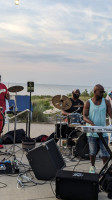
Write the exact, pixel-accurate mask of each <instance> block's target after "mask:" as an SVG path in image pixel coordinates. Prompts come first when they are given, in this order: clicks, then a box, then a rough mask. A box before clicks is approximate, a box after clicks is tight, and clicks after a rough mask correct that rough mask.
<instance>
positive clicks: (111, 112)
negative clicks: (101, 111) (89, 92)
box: [105, 99, 112, 118]
mask: <svg viewBox="0 0 112 200" xmlns="http://www.w3.org/2000/svg"><path fill="white" fill-rule="evenodd" d="M105 102H106V106H107V114H108V115H109V117H110V118H112V108H111V104H110V102H109V101H108V100H107V99H105Z"/></svg>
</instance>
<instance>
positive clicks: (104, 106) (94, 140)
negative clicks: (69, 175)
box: [83, 84, 112, 173]
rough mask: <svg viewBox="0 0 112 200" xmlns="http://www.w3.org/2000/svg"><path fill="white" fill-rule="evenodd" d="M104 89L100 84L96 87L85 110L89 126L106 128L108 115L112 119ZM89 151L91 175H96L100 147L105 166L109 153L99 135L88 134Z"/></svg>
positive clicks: (84, 114) (85, 118) (106, 136)
mask: <svg viewBox="0 0 112 200" xmlns="http://www.w3.org/2000/svg"><path fill="white" fill-rule="evenodd" d="M104 93H105V91H104V87H103V86H102V85H100V84H97V85H95V87H94V96H93V97H92V99H89V100H88V101H87V102H86V103H85V105H84V109H83V120H84V121H85V122H86V123H87V126H105V125H106V114H108V115H109V116H110V117H111V118H112V109H111V105H110V103H109V101H107V100H106V99H104V97H103V95H104ZM87 137H88V143H89V150H90V161H91V167H90V171H89V172H90V173H95V159H96V153H97V150H98V146H99V147H100V151H101V157H102V160H103V163H104V164H105V163H106V161H107V160H108V156H109V155H108V152H107V150H106V148H105V147H104V145H103V143H102V141H101V140H100V139H99V136H98V134H97V133H87ZM103 137H104V139H105V141H106V142H107V143H108V135H107V133H103Z"/></svg>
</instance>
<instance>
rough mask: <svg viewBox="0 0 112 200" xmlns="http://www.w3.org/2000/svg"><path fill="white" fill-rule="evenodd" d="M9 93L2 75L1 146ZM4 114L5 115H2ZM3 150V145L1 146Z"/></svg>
mask: <svg viewBox="0 0 112 200" xmlns="http://www.w3.org/2000/svg"><path fill="white" fill-rule="evenodd" d="M9 96H10V95H9V92H8V90H7V87H6V86H5V85H4V84H3V83H1V75H0V108H1V109H0V144H1V143H2V140H1V133H2V130H3V126H4V118H3V115H4V114H5V110H6V99H7V100H9ZM2 113H3V114H2ZM0 147H1V148H2V145H1V146H0Z"/></svg>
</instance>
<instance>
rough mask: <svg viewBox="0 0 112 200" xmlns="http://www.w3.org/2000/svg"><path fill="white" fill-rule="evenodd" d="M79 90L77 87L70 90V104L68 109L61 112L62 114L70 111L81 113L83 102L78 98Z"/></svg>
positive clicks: (67, 113)
mask: <svg viewBox="0 0 112 200" xmlns="http://www.w3.org/2000/svg"><path fill="white" fill-rule="evenodd" d="M80 94H81V93H80V90H79V89H75V90H73V91H72V98H70V100H71V102H72V106H71V107H70V108H69V109H68V110H65V111H63V112H62V115H66V116H67V115H69V114H71V113H75V112H77V113H82V111H83V106H84V103H83V101H81V100H80V99H79V97H80Z"/></svg>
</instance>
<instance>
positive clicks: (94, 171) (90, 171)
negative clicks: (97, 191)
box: [89, 166, 96, 174]
mask: <svg viewBox="0 0 112 200" xmlns="http://www.w3.org/2000/svg"><path fill="white" fill-rule="evenodd" d="M89 173H93V174H95V173H96V168H95V167H94V166H91V167H90V169H89Z"/></svg>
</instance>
